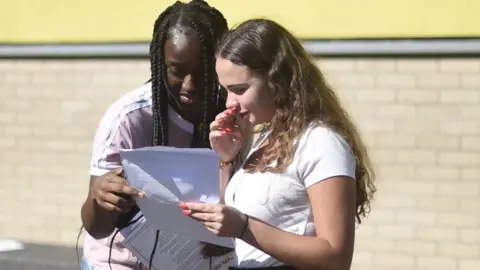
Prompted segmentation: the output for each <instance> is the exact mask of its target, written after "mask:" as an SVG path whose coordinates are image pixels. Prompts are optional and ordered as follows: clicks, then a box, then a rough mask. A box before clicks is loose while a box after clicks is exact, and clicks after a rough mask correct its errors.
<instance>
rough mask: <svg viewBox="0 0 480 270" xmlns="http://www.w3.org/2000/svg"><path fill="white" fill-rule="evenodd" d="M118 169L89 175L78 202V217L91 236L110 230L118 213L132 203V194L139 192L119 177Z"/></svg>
mask: <svg viewBox="0 0 480 270" xmlns="http://www.w3.org/2000/svg"><path fill="white" fill-rule="evenodd" d="M121 172H122V170H121V169H118V170H114V171H111V172H109V173H106V174H104V175H102V176H93V175H92V176H90V188H89V191H88V195H87V198H86V200H85V202H84V203H83V205H82V210H81V217H82V223H83V227H84V228H85V230H86V231H87V232H88V234H90V235H91V236H92V237H93V238H95V239H102V238H105V237H108V236H109V235H110V234H112V232H113V230H114V228H115V226H114V222H115V220H116V217H117V216H118V214H119V213H122V212H128V211H129V210H130V208H131V207H132V206H134V205H135V200H134V199H133V198H134V197H142V196H143V193H141V192H139V191H138V190H136V189H134V188H132V187H130V186H129V185H128V183H127V180H126V179H125V178H123V177H121V176H120V175H121Z"/></svg>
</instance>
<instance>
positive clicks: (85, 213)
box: [81, 194, 114, 239]
mask: <svg viewBox="0 0 480 270" xmlns="http://www.w3.org/2000/svg"><path fill="white" fill-rule="evenodd" d="M81 216H82V223H83V227H84V228H85V230H86V231H87V232H88V234H90V235H91V236H92V237H93V238H95V239H101V238H105V237H107V236H109V235H110V234H112V232H113V230H114V225H113V220H114V215H113V214H112V213H110V212H108V211H106V210H103V209H102V208H100V207H99V206H98V205H97V203H96V202H95V200H94V199H93V198H91V196H90V194H89V195H88V197H87V199H86V200H85V202H84V203H83V205H82V210H81Z"/></svg>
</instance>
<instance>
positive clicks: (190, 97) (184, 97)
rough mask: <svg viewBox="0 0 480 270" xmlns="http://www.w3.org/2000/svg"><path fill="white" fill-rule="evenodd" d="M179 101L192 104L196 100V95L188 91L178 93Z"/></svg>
mask: <svg viewBox="0 0 480 270" xmlns="http://www.w3.org/2000/svg"><path fill="white" fill-rule="evenodd" d="M179 96H180V101H182V102H183V103H187V104H193V103H194V102H195V100H196V95H195V94H190V93H180V95H179Z"/></svg>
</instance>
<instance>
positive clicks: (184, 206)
mask: <svg viewBox="0 0 480 270" xmlns="http://www.w3.org/2000/svg"><path fill="white" fill-rule="evenodd" d="M178 206H179V207H180V208H182V209H188V206H187V204H186V203H184V202H181V203H180V204H179V205H178Z"/></svg>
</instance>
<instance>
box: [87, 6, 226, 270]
mask: <svg viewBox="0 0 480 270" xmlns="http://www.w3.org/2000/svg"><path fill="white" fill-rule="evenodd" d="M227 30H228V26H227V22H226V20H225V18H224V17H223V15H222V14H221V13H220V12H219V11H218V10H217V9H215V8H213V7H211V6H209V5H208V4H207V3H206V2H204V1H198V0H197V1H195V0H194V1H191V2H189V3H182V2H180V1H177V2H176V3H174V4H173V5H171V6H170V7H168V8H167V9H166V10H165V11H164V12H163V13H161V14H160V16H159V17H158V19H157V20H156V21H155V25H154V30H153V38H152V41H151V43H150V63H151V79H150V80H149V81H148V82H147V83H146V84H145V85H143V86H141V87H140V88H138V89H136V90H134V91H132V92H130V93H127V94H126V95H124V96H123V97H121V98H120V99H118V100H117V101H116V102H115V103H114V104H112V105H111V106H110V107H109V108H108V110H107V112H106V113H105V115H104V116H103V118H102V120H101V121H100V124H99V126H98V129H97V131H96V135H95V140H94V147H93V157H92V161H91V169H90V175H91V177H90V188H89V192H88V196H87V198H86V200H85V202H84V204H83V206H82V210H81V218H82V223H83V227H84V228H85V230H86V231H87V235H86V237H85V244H84V260H83V263H82V268H83V269H95V270H99V269H102V270H103V269H105V270H107V269H112V270H132V269H135V270H136V269H141V268H142V266H141V263H140V262H139V261H138V260H137V259H136V258H134V256H133V255H132V254H131V253H130V252H129V251H128V250H127V249H126V248H125V247H124V246H123V245H122V244H121V242H122V240H123V239H122V236H121V235H117V236H116V237H115V235H116V233H115V232H118V230H119V229H121V228H122V227H125V226H126V225H128V224H129V222H130V221H131V219H132V218H133V216H135V214H137V213H138V207H137V206H136V205H135V202H134V200H133V197H141V196H142V193H141V192H139V191H138V190H135V189H133V188H132V187H130V186H129V185H128V183H127V181H126V180H125V179H124V178H123V177H122V169H121V163H120V156H119V151H120V150H121V149H135V148H140V147H146V146H151V145H154V146H156V145H163V146H173V147H210V143H209V138H208V136H209V124H210V123H211V122H212V121H213V120H214V119H215V116H216V115H217V114H219V113H221V112H222V111H225V99H224V98H222V96H221V95H220V94H219V90H220V89H219V88H220V87H219V83H218V79H217V75H216V73H215V57H214V52H215V50H216V45H217V42H218V41H219V39H220V38H221V37H222V36H223V34H224V33H225V32H226V31H227Z"/></svg>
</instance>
